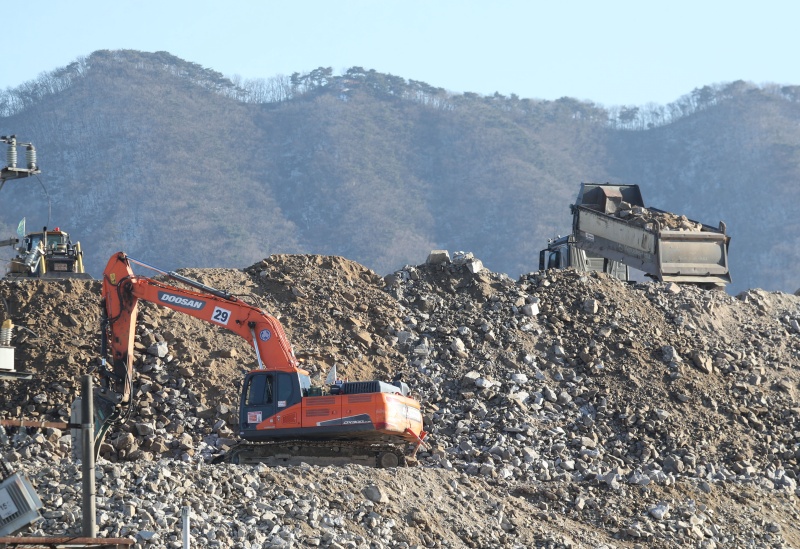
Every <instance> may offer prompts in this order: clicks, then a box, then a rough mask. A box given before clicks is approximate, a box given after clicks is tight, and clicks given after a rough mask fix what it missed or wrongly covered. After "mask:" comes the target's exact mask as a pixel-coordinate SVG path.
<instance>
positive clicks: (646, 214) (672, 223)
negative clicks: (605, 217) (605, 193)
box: [614, 201, 703, 232]
mask: <svg viewBox="0 0 800 549" xmlns="http://www.w3.org/2000/svg"><path fill="white" fill-rule="evenodd" d="M614 216H615V217H618V218H620V219H624V220H626V221H627V222H628V223H630V224H632V225H636V226H637V227H644V228H648V229H655V228H656V227H660V228H662V229H666V230H669V231H690V232H700V231H701V230H703V224H702V223H698V222H697V221H692V220H691V219H689V218H688V217H686V216H685V215H677V214H674V213H670V212H664V211H661V210H654V209H651V208H645V207H644V206H634V205H632V204H630V203H628V202H624V201H623V202H622V203H621V204H620V206H619V208H618V209H617V211H616V212H614Z"/></svg>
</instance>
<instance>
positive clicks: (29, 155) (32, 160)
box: [25, 145, 37, 170]
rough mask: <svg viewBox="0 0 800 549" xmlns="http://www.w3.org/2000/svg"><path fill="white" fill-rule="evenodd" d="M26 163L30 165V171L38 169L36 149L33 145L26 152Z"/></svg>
mask: <svg viewBox="0 0 800 549" xmlns="http://www.w3.org/2000/svg"><path fill="white" fill-rule="evenodd" d="M25 161H26V162H27V163H28V169H29V170H35V169H36V167H37V166H36V147H34V146H33V145H28V148H27V149H26V150H25Z"/></svg>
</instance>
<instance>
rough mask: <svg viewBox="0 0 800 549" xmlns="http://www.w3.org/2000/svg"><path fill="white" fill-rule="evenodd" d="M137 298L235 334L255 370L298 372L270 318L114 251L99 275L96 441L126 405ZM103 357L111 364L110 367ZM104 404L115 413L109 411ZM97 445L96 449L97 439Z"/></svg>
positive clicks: (278, 327) (278, 326)
mask: <svg viewBox="0 0 800 549" xmlns="http://www.w3.org/2000/svg"><path fill="white" fill-rule="evenodd" d="M131 263H137V264H139V265H143V266H145V267H148V268H150V269H153V270H156V271H158V272H160V273H162V274H164V275H166V276H167V277H168V278H170V279H173V280H176V281H178V282H181V283H184V284H188V285H190V286H192V287H193V288H195V289H194V290H189V289H185V288H182V287H178V286H174V285H171V284H166V283H164V282H161V281H158V280H154V279H152V278H147V277H142V276H137V275H135V274H134V273H133V270H132V269H131ZM139 300H144V301H149V302H151V303H155V304H157V305H161V306H163V307H167V308H169V309H173V310H175V311H178V312H181V313H184V314H187V315H190V316H193V317H196V318H199V319H201V320H204V321H206V322H209V323H211V324H216V325H218V326H221V327H223V328H226V329H228V330H230V331H231V332H233V333H235V334H237V335H239V336H240V337H242V338H244V339H245V340H246V341H248V342H249V343H250V344H251V345H252V346H253V348H254V350H255V353H256V358H257V361H258V368H259V369H265V368H268V369H270V370H278V371H284V372H298V371H301V370H299V368H298V362H297V359H296V358H295V356H294V352H293V351H292V348H291V345H290V343H289V340H288V338H287V337H286V333H285V332H284V330H283V326H281V324H280V322H278V320H277V319H276V318H275V317H273V316H271V315H269V314H267V313H266V312H265V311H263V310H262V309H259V308H258V307H255V306H253V305H250V304H248V303H245V302H243V301H241V300H240V299H238V298H236V297H235V296H233V295H230V294H228V293H225V292H221V291H219V290H216V289H214V288H211V287H209V286H205V285H204V284H201V283H199V282H197V281H194V280H192V279H189V278H186V277H184V276H182V275H179V274H177V273H174V272H164V271H160V270H159V269H155V268H154V267H151V266H149V265H147V264H145V263H142V262H140V261H136V260H134V259H132V258H130V257H128V256H127V255H126V254H124V253H123V252H119V253H116V254H114V255H113V256H111V258H110V259H109V261H108V264H107V265H106V268H105V271H104V272H103V282H102V305H101V306H102V309H103V310H102V324H103V326H102V332H103V333H102V335H103V349H102V355H103V367H102V369H101V381H102V383H103V385H104V387H103V389H102V390H101V395H102V396H101V400H105V402H103V403H101V409H104V410H105V412H104V413H103V416H104V417H103V418H102V419H101V420H99V421H98V420H97V419H96V420H95V428H96V433H99V438H102V436H103V435H104V434H105V431H106V430H107V429H108V425H107V424H108V423H109V422H111V421H113V420H115V419H116V418H117V417H119V415H120V413H121V412H120V410H121V409H122V408H124V407H127V405H129V404H130V400H131V393H132V380H133V359H134V356H133V344H134V336H135V334H136V321H137V317H138V305H139ZM106 358H110V360H111V364H110V368H109V367H108V365H107V363H106ZM109 393H110V394H109ZM97 401H98V399H97V398H95V402H97ZM109 404H111V405H112V406H114V407H116V408H117V409H116V410H114V411H112V410H111V407H110V406H109ZM106 416H107V417H106ZM96 446H99V440H98V441H97V442H96Z"/></svg>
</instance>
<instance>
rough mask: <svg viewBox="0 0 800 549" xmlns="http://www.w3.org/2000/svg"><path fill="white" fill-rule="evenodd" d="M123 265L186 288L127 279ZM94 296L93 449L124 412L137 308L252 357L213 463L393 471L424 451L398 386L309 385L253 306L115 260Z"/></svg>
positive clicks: (404, 390) (279, 335)
mask: <svg viewBox="0 0 800 549" xmlns="http://www.w3.org/2000/svg"><path fill="white" fill-rule="evenodd" d="M131 263H135V264H137V265H141V266H143V267H146V268H148V269H152V270H154V271H157V272H159V273H161V274H162V275H164V276H166V277H167V278H168V279H171V280H174V281H177V282H180V283H182V284H185V285H187V286H190V287H191V288H192V289H191V290H190V289H185V288H183V287H180V286H176V285H174V284H167V283H165V282H161V281H159V280H154V279H152V278H147V277H142V276H137V275H135V274H134V273H133V271H132V269H131ZM102 288H103V289H102V292H103V295H102V309H103V311H102V313H103V314H102V324H103V329H102V335H103V339H102V341H103V350H102V354H103V365H102V367H101V372H100V375H101V387H100V389H99V390H98V391H97V392H96V394H95V398H94V401H95V430H96V432H97V433H98V436H97V437H96V444H95V451H97V449H98V448H99V444H100V442H101V441H102V438H103V436H104V435H105V432H106V431H107V430H108V428H109V427H110V426H111V425H112V424H113V423H114V422H120V421H123V420H124V419H125V417H126V415H127V414H128V413H129V409H130V404H131V394H132V380H133V361H134V356H133V344H134V335H135V332H136V319H137V308H138V302H139V300H145V301H149V302H151V303H154V304H156V305H160V306H163V307H168V308H170V309H173V310H175V311H178V312H181V313H185V314H188V315H190V316H193V317H196V318H199V319H201V320H204V321H206V322H209V323H211V324H215V325H217V326H220V327H222V328H226V329H228V330H230V331H231V332H233V333H235V334H237V335H238V336H240V337H242V338H244V339H245V340H246V341H247V342H248V343H250V345H252V347H253V349H254V351H255V358H256V367H255V369H253V370H252V371H250V372H248V373H247V374H245V376H244V380H243V383H242V389H241V401H240V406H239V424H238V434H239V437H240V439H241V441H240V442H239V443H238V444H236V445H234V446H232V447H231V448H230V450H229V451H228V452H227V453H226V454H224V455H223V456H221V458H220V457H218V458H217V459H216V460H215V461H229V462H233V463H267V464H292V463H298V462H305V463H309V464H344V463H365V464H369V465H376V466H378V467H394V466H398V465H403V464H405V463H406V459H407V458H410V457H413V456H414V455H415V454H416V452H417V451H418V449H419V448H420V447H421V446H424V444H425V443H424V439H425V437H426V434H427V433H425V431H424V430H423V423H422V414H421V412H420V405H419V403H418V402H417V401H416V400H414V399H413V398H411V397H410V396H409V394H410V391H409V388H408V386H407V385H406V384H405V383H403V382H401V381H395V382H393V383H386V382H382V381H355V382H342V381H338V380H337V381H333V382H331V383H330V384H329V385H327V386H326V387H324V388H323V387H312V384H311V379H310V377H309V373H308V372H307V371H306V370H303V369H302V368H300V367H299V366H298V361H297V359H296V358H295V355H294V352H293V350H292V347H291V345H290V343H289V340H288V338H287V337H286V334H285V333H284V330H283V327H282V326H281V324H280V322H278V320H277V319H276V318H275V317H273V316H271V315H269V314H268V313H266V312H265V311H264V310H262V309H261V308H259V307H256V306H253V305H251V304H249V303H245V302H244V301H242V300H241V299H239V298H237V297H235V296H233V295H231V294H229V293H226V292H223V291H220V290H217V289H214V288H211V287H209V286H206V285H204V284H201V283H200V282H197V281H195V280H192V279H190V278H187V277H184V276H182V275H179V274H177V273H175V272H172V271H170V272H165V271H162V270H160V269H156V268H155V267H152V266H150V265H147V264H146V263H142V262H140V261H137V260H135V259H132V258H130V257H128V256H127V255H126V254H124V253H122V252H119V253H116V254H114V255H113V256H111V258H110V259H109V261H108V265H107V266H106V269H105V271H104V273H103V285H102ZM107 358H110V361H111V365H110V367H109V366H108V363H107V360H106V359H107Z"/></svg>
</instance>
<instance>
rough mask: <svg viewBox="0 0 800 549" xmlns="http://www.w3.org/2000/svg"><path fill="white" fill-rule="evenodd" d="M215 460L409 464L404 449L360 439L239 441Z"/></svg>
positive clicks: (383, 465)
mask: <svg viewBox="0 0 800 549" xmlns="http://www.w3.org/2000/svg"><path fill="white" fill-rule="evenodd" d="M212 463H238V464H248V463H250V464H254V463H263V464H265V465H270V466H277V465H300V464H303V463H305V464H308V465H317V466H325V465H348V464H354V463H358V464H361V465H367V466H370V467H378V468H388V467H403V466H405V465H406V455H405V452H404V451H403V448H401V447H398V446H396V445H392V444H370V443H365V442H359V441H339V440H336V441H331V440H328V441H309V440H284V441H277V442H263V443H240V444H238V445H236V446H233V447H232V448H231V449H230V450H229V451H228V452H226V453H225V454H223V455H221V456H217V457H216V458H214V460H213V461H212Z"/></svg>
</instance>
